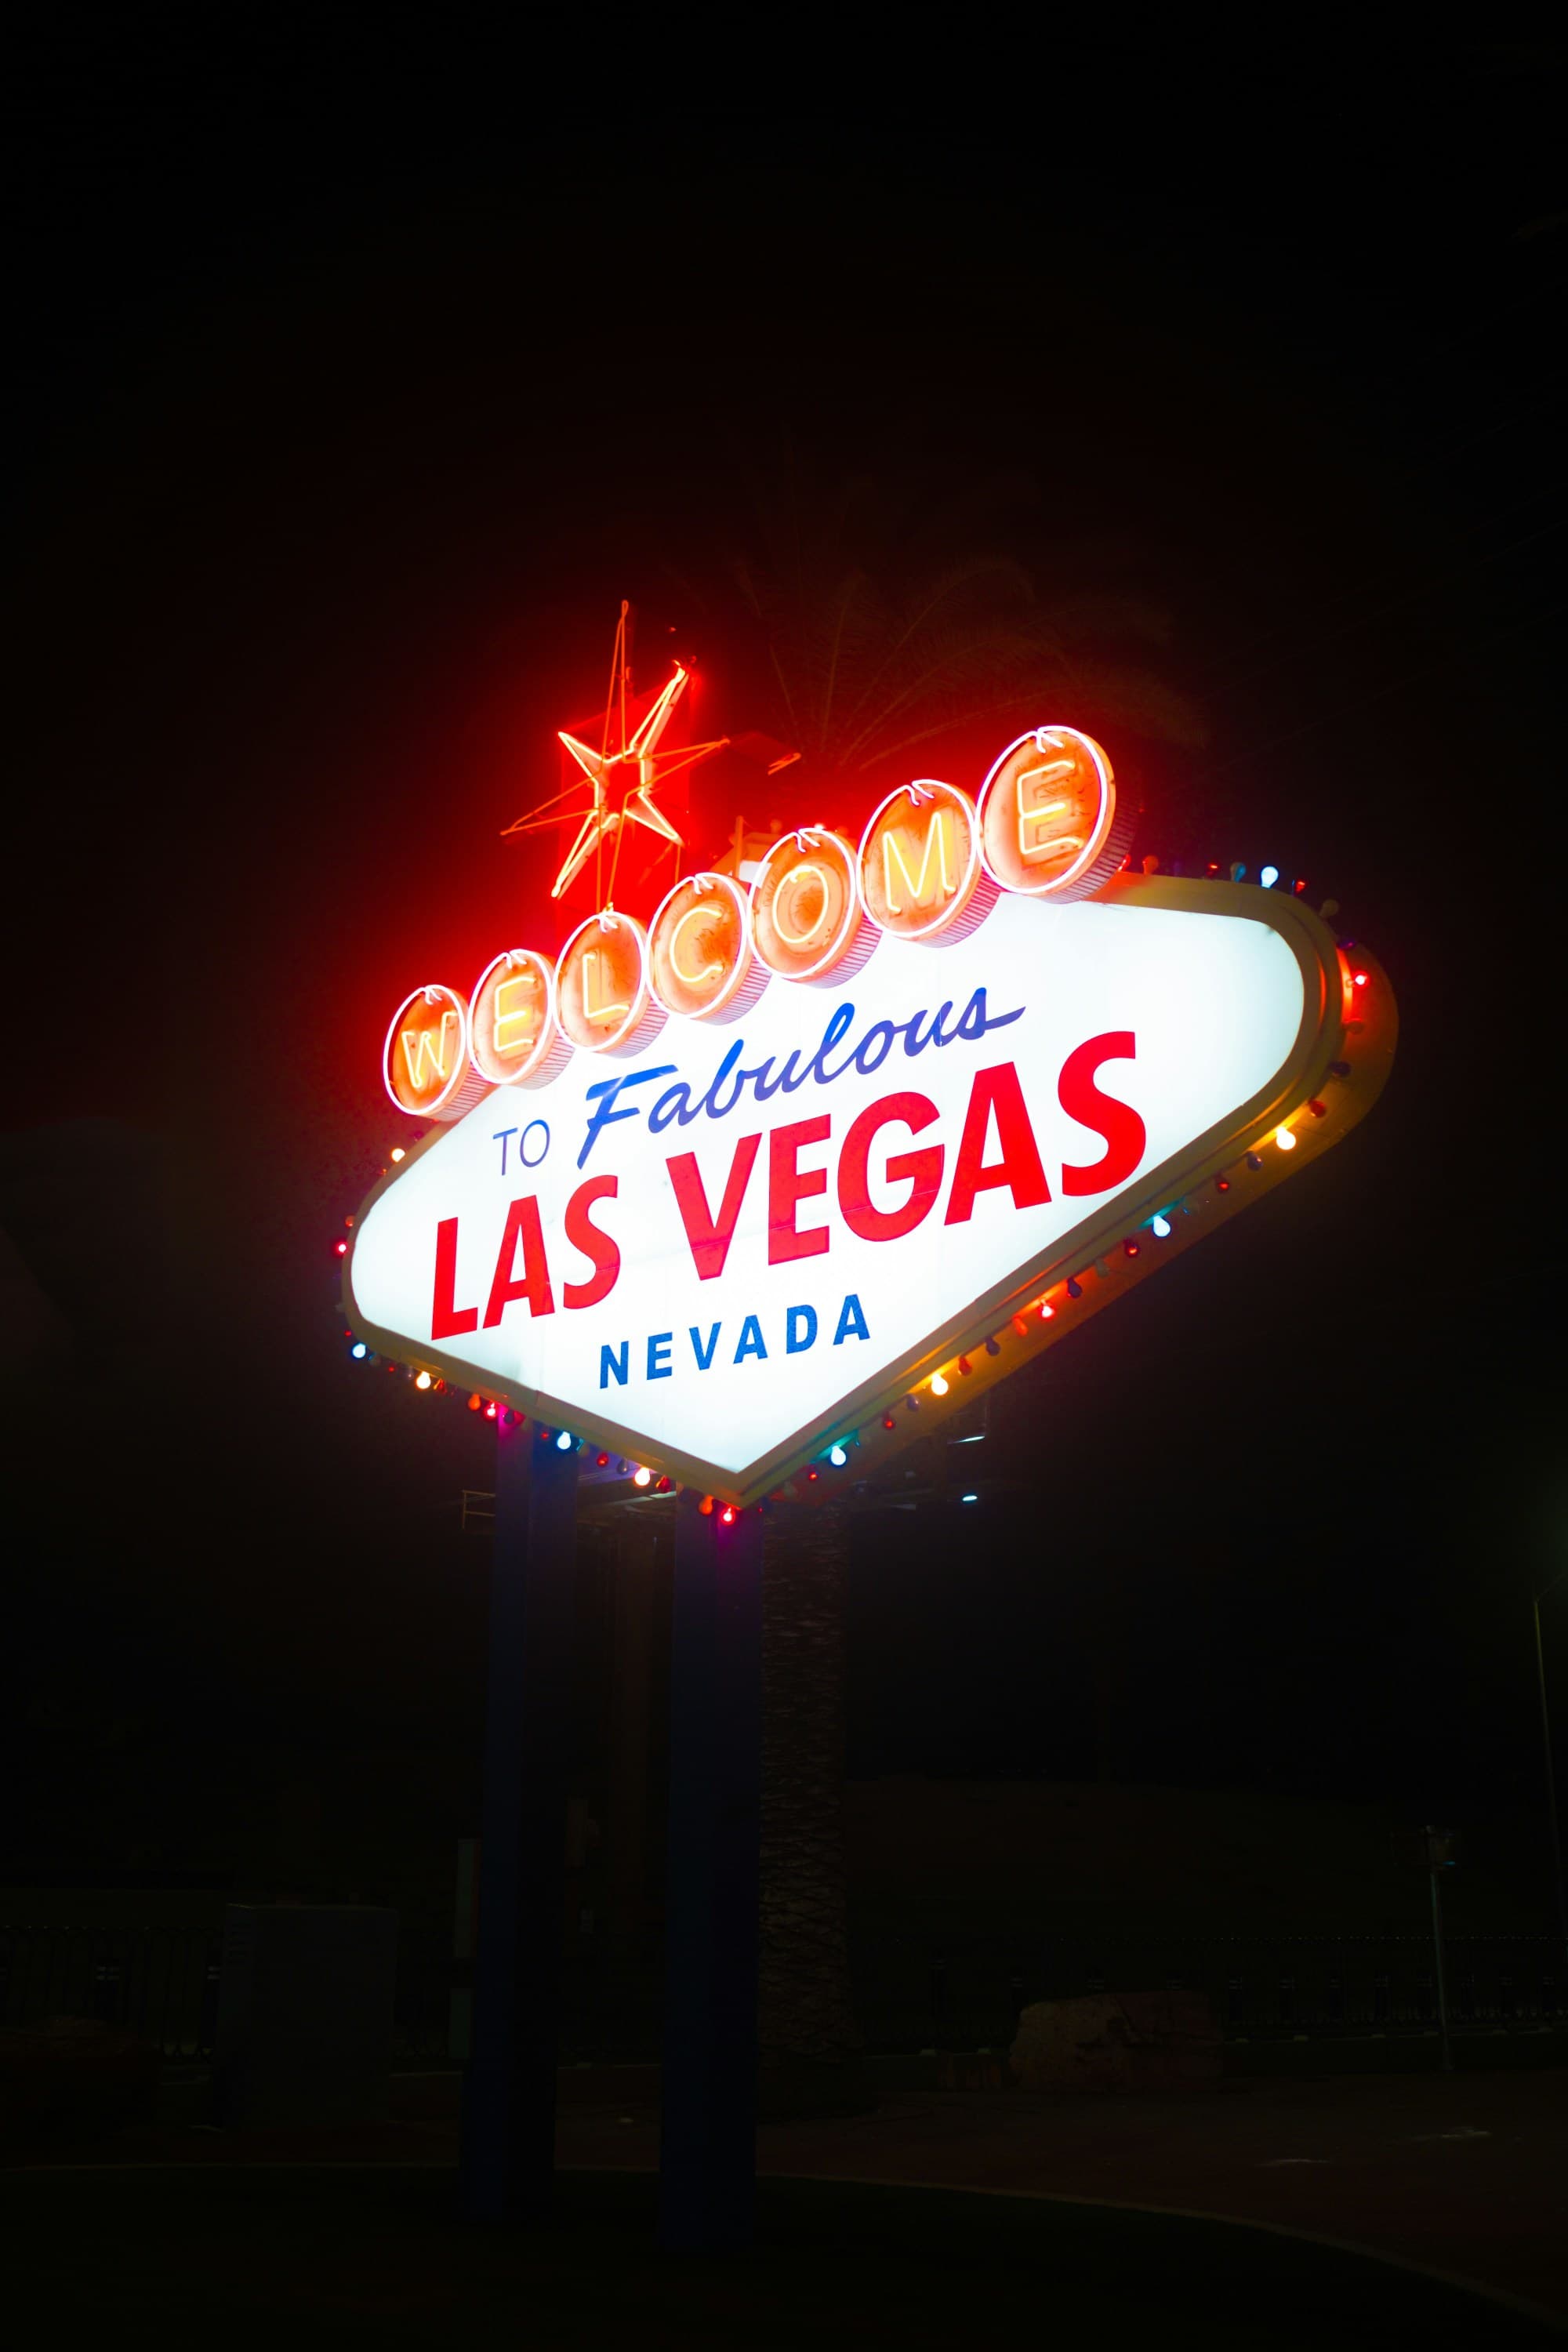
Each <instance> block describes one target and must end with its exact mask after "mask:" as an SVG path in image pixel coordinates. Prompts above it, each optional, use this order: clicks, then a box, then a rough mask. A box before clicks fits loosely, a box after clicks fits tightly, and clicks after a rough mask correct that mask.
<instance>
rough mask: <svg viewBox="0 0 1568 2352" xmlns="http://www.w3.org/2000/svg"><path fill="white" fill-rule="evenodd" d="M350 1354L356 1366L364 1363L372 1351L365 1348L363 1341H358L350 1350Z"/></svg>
mask: <svg viewBox="0 0 1568 2352" xmlns="http://www.w3.org/2000/svg"><path fill="white" fill-rule="evenodd" d="M349 1353H350V1355H351V1356H352V1357H353V1360H354V1361H355V1363H356V1364H357V1363H363V1361H364V1359H365V1358H366V1356H368V1355H369V1353H370V1349H368V1348H367V1347H366V1346H365V1344H364V1341H363V1339H356V1340H355V1341H354V1343H353V1347H352V1348H351V1349H349Z"/></svg>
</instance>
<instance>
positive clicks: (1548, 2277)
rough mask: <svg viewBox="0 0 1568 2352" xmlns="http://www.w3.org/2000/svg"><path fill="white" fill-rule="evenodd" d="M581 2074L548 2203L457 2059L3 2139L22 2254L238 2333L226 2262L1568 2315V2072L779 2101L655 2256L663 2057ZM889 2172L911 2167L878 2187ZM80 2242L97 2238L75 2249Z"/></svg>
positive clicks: (701, 2305)
mask: <svg viewBox="0 0 1568 2352" xmlns="http://www.w3.org/2000/svg"><path fill="white" fill-rule="evenodd" d="M562 2092H563V2096H562V2110H561V2124H560V2130H559V2137H558V2157H559V2160H560V2162H561V2163H562V2165H563V2167H565V2168H567V2169H566V2170H565V2171H564V2172H563V2175H562V2176H561V2192H562V2194H561V2211H560V2215H559V2218H558V2222H557V2223H556V2224H555V2225H554V2226H552V2230H551V2231H548V2232H546V2233H544V2234H543V2235H540V2236H529V2235H526V2234H524V2235H512V2236H508V2235H502V2236H500V2237H498V2238H489V2237H484V2236H480V2235H478V2234H474V2233H471V2232H467V2231H464V2230H463V2229H462V2228H461V2227H460V2225H459V2224H458V2221H457V2220H456V2219H455V2218H454V2209H453V2198H454V2195H455V2174H454V2167H455V2164H456V2158H457V2126H456V2116H455V2109H456V2096H457V2077H456V2076H455V2075H452V2074H428V2075H423V2076H408V2075H405V2076H400V2077H397V2078H395V2107H396V2110H397V2113H396V2116H395V2119H394V2120H393V2121H391V2122H389V2123H387V2124H384V2125H371V2126H360V2127H358V2128H356V2129H352V2130H351V2129H344V2130H341V2131H334V2132H314V2133H310V2132H297V2131H296V2132H286V2131H274V2132H249V2133H237V2132H225V2133H220V2132H215V2131H210V2130H203V2129H199V2128H193V2127H190V2126H183V2127H163V2128H161V2129H154V2128H152V2127H143V2128H140V2129H135V2130H126V2131H123V2132H121V2133H120V2134H119V2135H118V2136H117V2137H114V2138H112V2139H110V2140H106V2141H103V2142H100V2143H99V2144H97V2145H96V2146H88V2145H82V2146H78V2147H60V2148H58V2149H57V2150H56V2151H55V2153H54V2157H53V2159H52V2160H51V2162H50V2163H49V2164H48V2165H47V2166H46V2165H33V2166H29V2167H26V2168H16V2169H14V2170H13V2171H12V2172H11V2173H10V2174H9V2175H8V2177H7V2179H6V2182H5V2195H4V2206H5V2210H6V2212H7V2214H8V2215H9V2217H10V2222H11V2227H12V2228H13V2229H14V2230H16V2231H17V2232H18V2241H17V2242H18V2245H20V2244H22V2243H25V2244H26V2248H27V2252H26V2257H25V2259H19V2258H18V2256H17V2255H16V2254H13V2256H12V2269H13V2276H14V2277H23V2276H25V2275H26V2271H27V2268H28V2266H31V2267H32V2268H33V2270H34V2273H35V2274H37V2266H39V2265H42V2266H44V2269H45V2270H47V2274H48V2277H49V2279H50V2282H51V2284H50V2298H51V2302H52V2303H53V2304H54V2306H55V2307H56V2308H57V2309H58V2310H59V2311H61V2312H62V2313H68V2314H70V2315H79V2316H80V2318H81V2319H82V2321H83V2322H85V2321H86V2320H87V2319H88V2317H89V2315H90V2316H92V2317H95V2318H98V2319H104V2320H107V2319H109V2318H110V2316H112V2317H113V2318H114V2319H116V2320H135V2319H137V2318H139V2317H140V2316H141V2315H142V2313H143V2312H151V2311H152V2310H153V2309H154V2308H160V2307H161V2308H162V2309H163V2311H164V2313H165V2315H166V2316H167V2317H168V2318H169V2319H170V2321H171V2324H173V2322H174V2319H175V2318H176V2316H178V2317H179V2318H180V2319H181V2322H182V2324H188V2325H190V2326H192V2327H195V2326H196V2325H197V2324H198V2323H200V2324H202V2325H205V2324H206V2322H207V2321H208V2320H209V2319H214V2318H216V2317H217V2316H218V2315H219V2314H220V2312H224V2311H226V2314H227V2316H226V2317H225V2318H224V2329H225V2334H226V2337H227V2336H229V2334H230V2321H231V2320H232V2318H233V2316H234V2312H235V2307H236V2300H235V2290H236V2286H237V2284H239V2283H243V2296H242V2298H241V2300H242V2301H243V2304H244V2308H245V2312H246V2314H247V2315H248V2321H253V2322H254V2323H255V2325H256V2326H258V2330H260V2331H261V2332H265V2327H266V2326H275V2325H276V2324H278V2323H279V2322H281V2321H284V2320H287V2321H288V2322H289V2324H290V2326H297V2325H299V2324H302V2323H303V2322H304V2321H306V2320H307V2319H315V2320H321V2322H323V2324H324V2323H326V2322H327V2321H328V2320H329V2318H330V2320H331V2324H332V2325H333V2326H338V2325H344V2324H349V2323H352V2322H353V2321H356V2320H357V2321H359V2322H361V2323H363V2322H364V2321H366V2320H368V2319H371V2318H374V2320H375V2321H376V2324H377V2326H378V2332H380V2330H381V2329H382V2327H383V2326H385V2327H387V2328H392V2327H394V2326H397V2327H402V2326H406V2327H407V2328H409V2329H410V2330H412V2331H417V2330H419V2329H421V2328H430V2329H434V2328H436V2327H438V2326H445V2325H447V2324H448V2323H449V2322H452V2321H456V2320H458V2319H460V2320H461V2321H462V2323H463V2324H464V2325H465V2326H470V2325H472V2324H473V2323H474V2322H475V2321H477V2320H480V2319H482V2318H487V2317H495V2316H499V2315H501V2314H502V2313H504V2312H506V2311H508V2310H512V2309H515V2308H516V2307H517V2305H516V2300H515V2299H516V2298H517V2297H519V2296H520V2295H521V2294H524V2293H526V2294H527V2297H528V2305H529V2309H530V2311H531V2314H532V2315H533V2316H534V2318H535V2320H536V2322H537V2325H538V2326H539V2328H540V2329H552V2330H553V2331H554V2332H553V2333H548V2332H547V2333H542V2334H538V2335H535V2336H531V2339H530V2340H531V2341H533V2342H540V2343H546V2344H553V2343H561V2344H575V2343H578V2342H584V2343H585V2342H589V2341H592V2340H594V2331H595V2328H597V2329H601V2330H603V2331H604V2332H605V2335H606V2336H607V2335H608V2333H609V2331H610V2330H611V2329H612V2328H613V2327H616V2326H620V2325H622V2324H623V2323H624V2322H626V2321H627V2320H628V2319H629V2317H630V2316H631V2315H632V2312H633V2311H634V2309H635V2310H636V2311H637V2313H639V2314H640V2315H641V2317H640V2320H639V2332H644V2333H646V2332H647V2329H652V2330H653V2331H654V2333H653V2334H652V2335H651V2336H650V2338H649V2340H651V2341H653V2342H656V2343H663V2342H667V2341H668V2342H670V2343H672V2344H674V2343H679V2342H702V2341H705V2340H707V2337H706V2335H705V2333H704V2331H710V2332H711V2333H712V2334H713V2335H714V2336H715V2337H717V2336H720V2335H721V2334H722V2332H723V2331H724V2330H725V2329H726V2328H727V2329H728V2330H729V2331H730V2333H729V2338H728V2340H729V2341H731V2342H732V2343H736V2344H745V2343H753V2342H754V2343H760V2344H768V2343H773V2342H775V2341H776V2342H780V2343H785V2342H790V2341H792V2340H798V2331H799V2330H800V2329H801V2328H802V2327H803V2326H804V2325H805V2319H804V2314H805V2310H806V2309H807V2308H808V2307H809V2308H810V2309H812V2310H813V2311H814V2312H815V2316H814V2317H813V2319H812V2321H811V2327H812V2333H813V2335H814V2336H818V2337H820V2340H821V2341H822V2342H823V2343H825V2344H832V2343H836V2342H837V2341H840V2340H842V2341H844V2342H846V2343H847V2342H849V2341H850V2340H852V2339H854V2340H858V2339H859V2338H860V2337H863V2336H864V2334H865V2333H866V2331H867V2329H868V2326H872V2325H875V2326H877V2327H879V2328H881V2329H884V2330H886V2331H887V2332H888V2334H889V2338H891V2337H893V2336H898V2337H899V2338H900V2339H901V2340H904V2341H911V2342H932V2343H941V2342H943V2341H956V2340H959V2338H960V2336H962V2337H963V2340H965V2341H975V2342H980V2343H984V2342H986V2341H989V2340H992V2338H991V2337H990V2336H987V2334H986V2333H985V2330H986V2328H987V2327H988V2326H994V2335H995V2340H998V2341H1000V2340H1002V2339H1003V2337H1004V2336H1007V2335H1009V2334H1010V2333H1012V2332H1014V2331H1016V2327H1017V2326H1018V2325H1019V2324H1020V2323H1021V2322H1026V2323H1027V2324H1028V2325H1030V2326H1039V2325H1041V2324H1042V2323H1043V2322H1045V2321H1046V2320H1047V2317H1048V2319H1049V2320H1050V2323H1051V2324H1052V2325H1053V2326H1057V2327H1058V2328H1059V2329H1060V2330H1061V2331H1063V2335H1062V2340H1063V2341H1065V2342H1066V2343H1068V2344H1072V2343H1076V2342H1079V2341H1080V2340H1081V2341H1084V2342H1089V2341H1093V2342H1095V2343H1097V2344H1099V2343H1110V2344H1116V2343H1121V2342H1123V2341H1126V2342H1128V2343H1131V2342H1135V2341H1140V2340H1147V2338H1148V2336H1149V2334H1150V2333H1151V2331H1152V2330H1157V2332H1158V2333H1159V2334H1160V2336H1161V2337H1162V2340H1163V2342H1165V2343H1170V2344H1177V2345H1185V2344H1193V2345H1200V2344H1202V2345H1210V2344H1212V2345H1215V2346H1228V2345H1230V2344H1233V2343H1234V2344H1237V2345H1243V2344H1248V2345H1279V2346H1289V2347H1294V2346H1297V2345H1301V2346H1305V2345H1315V2344H1326V2343H1328V2342H1329V2341H1330V2340H1331V2337H1332V2340H1334V2341H1335V2342H1338V2343H1342V2344H1345V2345H1359V2344H1362V2343H1366V2344H1373V2343H1383V2344H1386V2343H1388V2342H1390V2341H1391V2340H1394V2341H1403V2340H1405V2339H1406V2338H1407V2337H1413V2336H1415V2333H1416V2332H1417V2331H1418V2330H1420V2329H1425V2328H1434V2329H1437V2330H1438V2331H1439V2332H1440V2334H1441V2339H1442V2341H1443V2342H1444V2343H1476V2344H1478V2345H1479V2344H1492V2343H1497V2344H1502V2343H1507V2342H1510V2341H1512V2340H1514V2339H1513V2336H1511V2335H1510V2333H1509V2332H1507V2326H1506V2322H1505V2314H1504V2309H1503V2306H1502V2305H1499V2304H1497V2303H1495V2302H1493V2303H1487V2304H1484V2305H1472V2304H1471V2302H1470V2301H1469V2299H1468V2295H1469V2294H1470V2293H1471V2292H1473V2293H1474V2294H1489V2295H1491V2296H1496V2297H1501V2298H1503V2299H1504V2303H1505V2304H1506V2305H1508V2306H1509V2308H1510V2309H1512V2308H1513V2307H1514V2306H1516V2305H1517V2306H1519V2307H1520V2308H1521V2309H1522V2308H1524V2307H1530V2308H1532V2309H1533V2310H1534V2312H1535V2313H1536V2315H1537V2316H1538V2318H1539V2317H1541V2316H1542V2315H1546V2314H1555V2315H1557V2318H1558V2321H1559V2323H1561V2322H1562V2321H1563V2319H1564V2318H1568V2235H1565V2233H1564V2231H1563V2228H1562V2201H1563V2200H1562V2183H1563V2126H1564V2120H1565V2117H1568V2074H1564V2073H1563V2071H1562V2070H1545V2071H1541V2072H1510V2073H1486V2072H1481V2071H1474V2072H1470V2071H1467V2072H1464V2073H1461V2074H1458V2075H1457V2076H1452V2077H1448V2078H1447V2079H1445V2078H1444V2077H1442V2076H1440V2075H1437V2074H1425V2075H1419V2076H1410V2075H1406V2076H1401V2077H1391V2076H1388V2075H1379V2076H1367V2077H1363V2078H1360V2079H1357V2080H1350V2079H1347V2078H1344V2077H1339V2078H1331V2079H1329V2080H1321V2081H1314V2082H1294V2083H1288V2082H1282V2081H1278V2080H1274V2081H1261V2080H1253V2081H1248V2082H1233V2083H1231V2084H1227V2085H1226V2088H1225V2089H1224V2090H1223V2091H1221V2092H1218V2093H1214V2094H1209V2095H1195V2096H1191V2097H1166V2098H1154V2097H1137V2096H1129V2097H1119V2098H1088V2097H1070V2096H1059V2097H1056V2098H1041V2097H1036V2096H1030V2095H1026V2094H1023V2093H1021V2092H1010V2091H1009V2092H973V2093H965V2092H949V2093H942V2092H931V2091H912V2092H906V2093H902V2094H895V2095H889V2096H887V2097H885V2098H884V2099H883V2101H882V2104H881V2105H880V2106H879V2108H878V2109H877V2111H876V2112H875V2113H873V2114H869V2115H863V2116H844V2117H835V2118H831V2119H825V2120H813V2121H800V2122H795V2123H789V2124H775V2125H772V2126H764V2128H763V2131H762V2133H761V2135H760V2140H759V2164H760V2168H761V2171H762V2173H763V2204H762V2209H761V2212H762V2228H761V2234H760V2240H759V2246H758V2251H757V2252H756V2254H755V2255H754V2256H753V2257H752V2259H751V2260H750V2261H749V2262H743V2263H742V2262H739V2261H736V2262H731V2263H712V2264H709V2265H700V2264H670V2265H665V2264H661V2263H659V2262H658V2260H657V2259H656V2257H655V2254H654V2252H653V2248H652V2244H651V2239H650V2235H649V2232H650V2229H651V2212H652V2205H651V2197H652V2184H651V2181H649V2180H647V2179H646V2178H643V2179H637V2180H635V2181H633V2180H630V2179H622V2180H621V2181H620V2182H619V2183H618V2184H617V2181H616V2179H615V2178H614V2176H616V2175H632V2174H635V2175H640V2176H647V2174H648V2173H650V2172H651V2170H652V2168H653V2167H654V2166H655V2164H656V2163H657V2160H658V2115H657V2097H658V2093H657V2077H656V2075H655V2074H654V2072H653V2070H652V2069H639V2068H624V2069H588V2070H583V2071H582V2072H578V2073H568V2074H565V2075H563V2082H562ZM220 2174H221V2175H222V2176H223V2178H222V2180H221V2181H220V2180H219V2179H218V2178H217V2176H218V2175H220ZM830 2182H837V2183H839V2184H842V2194H835V2193H834V2192H833V2191H832V2190H831V2189H829V2187H828V2185H827V2184H828V2183H830ZM850 2184H857V2186H856V2188H855V2189H854V2190H853V2193H852V2192H851V2189H850ZM894 2185H901V2186H903V2187H905V2188H908V2189H910V2192H911V2193H910V2196H909V2197H907V2198H904V2197H892V2196H890V2195H889V2196H887V2197H881V2196H879V2197H877V2198H875V2199H873V2198H871V2196H870V2193H869V2192H870V2190H871V2189H872V2188H873V2187H874V2186H879V2187H880V2188H881V2189H890V2188H891V2187H892V2186H894ZM917 2185H918V2186H919V2187H920V2188H921V2194H918V2195H917V2194H914V2193H913V2192H914V2190H915V2189H916V2187H917ZM959 2191H968V2192H971V2194H969V2195H968V2196H963V2195H959V2194H957V2193H956V2192H959ZM939 2192H940V2193H939ZM976 2192H977V2193H976ZM1042 2200H1044V2201H1042ZM1178 2217H1186V2218H1185V2219H1184V2220H1183V2219H1179V2218H1178ZM1194 2217H1196V2218H1194ZM1278 2232H1287V2233H1289V2234H1288V2235H1285V2236H1280V2235H1278V2234H1276V2233H1278ZM1304 2239H1305V2240H1310V2241H1313V2243H1312V2244H1311V2245H1310V2246H1309V2245H1307V2244H1305V2243H1303V2240H1304ZM84 2242H90V2243H91V2244H92V2245H93V2247H94V2249H95V2252H94V2256H93V2260H92V2263H91V2265H90V2266H89V2268H87V2269H84V2268H83V2267H82V2265H81V2264H80V2263H79V2262H78V2261H77V2260H76V2259H75V2258H74V2254H72V2253H71V2252H68V2249H79V2247H80V2245H81V2244H82V2243H84ZM1323 2242H1327V2243H1329V2244H1331V2246H1332V2248H1335V2249H1337V2250H1338V2251H1325V2244H1324V2243H1323ZM786 2250H787V2251H786ZM889 2255H890V2256H892V2257H893V2258H892V2259H890V2260H889V2259H884V2258H885V2257H888V2256H889ZM1373 2258H1381V2260H1378V2259H1373ZM263 2273H265V2274H264V2275H263ZM1434 2273H1436V2274H1441V2276H1442V2277H1443V2278H1444V2279H1446V2280H1447V2288H1446V2289H1443V2290H1440V2289H1439V2287H1438V2286H1436V2285H1435V2284H1433V2281H1432V2276H1431V2275H1430V2274H1434ZM60 2298H63V2300H62V2299H60ZM161 2298H163V2301H162V2303H161V2301H160V2299H161ZM834 2326H837V2327H840V2328H841V2329H842V2331H843V2333H842V2336H835V2335H834V2334H832V2333H827V2334H823V2332H822V2331H823V2329H824V2327H829V2328H831V2327H834ZM922 2327H923V2328H924V2330H925V2331H926V2332H925V2333H923V2334H922V2333H921V2332H920V2331H921V2328H922ZM660 2328H664V2329H668V2330H669V2331H671V2332H670V2333H668V2334H667V2335H666V2334H660V2333H658V2330H659V2329H660ZM747 2329H750V2331H751V2332H750V2333H746V2332H745V2331H746V2330H747ZM792 2330H795V2331H796V2334H795V2336H792V2333H791V2331H792ZM1074 2330H1077V2331H1079V2332H1078V2333H1074V2332H1073V2331H1074ZM682 2331H684V2332H682ZM770 2331H772V2332H770ZM1117 2331H1121V2332H1120V2333H1119V2332H1117ZM174 2340H176V2341H177V2340H178V2338H177V2336H176V2337H175V2338H174ZM240 2340H244V2339H243V2338H242V2339H240ZM306 2340H307V2341H309V2340H310V2338H309V2337H307V2338H306ZM391 2340H401V2338H400V2337H399V2336H396V2335H395V2334H394V2335H393V2336H392V2337H391ZM1521 2340H1527V2338H1521Z"/></svg>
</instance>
